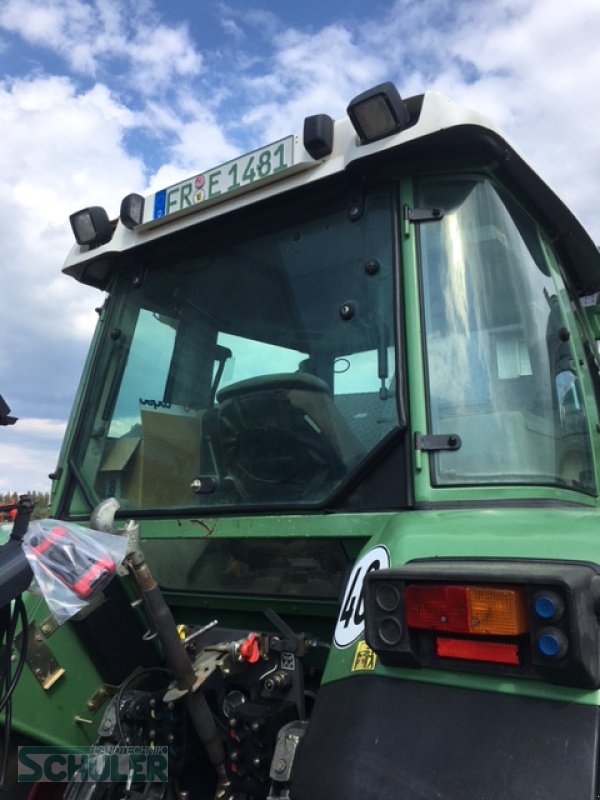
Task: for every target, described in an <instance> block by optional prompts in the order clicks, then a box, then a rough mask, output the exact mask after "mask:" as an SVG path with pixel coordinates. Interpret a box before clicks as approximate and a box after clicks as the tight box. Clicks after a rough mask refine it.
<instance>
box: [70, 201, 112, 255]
mask: <svg viewBox="0 0 600 800" xmlns="http://www.w3.org/2000/svg"><path fill="white" fill-rule="evenodd" d="M69 221H70V223H71V228H72V229H73V233H74V234H75V241H76V242H77V244H80V245H89V246H90V247H94V246H96V245H99V244H105V243H106V242H109V241H110V240H111V237H112V225H111V224H110V220H109V218H108V214H107V213H106V211H105V210H104V209H103V208H102V207H101V206H91V207H90V208H83V209H82V210H81V211H76V212H75V214H71V216H70V217H69Z"/></svg>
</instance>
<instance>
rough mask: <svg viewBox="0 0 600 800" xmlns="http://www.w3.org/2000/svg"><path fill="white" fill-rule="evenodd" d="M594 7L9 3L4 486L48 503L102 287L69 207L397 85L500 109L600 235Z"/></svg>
mask: <svg viewBox="0 0 600 800" xmlns="http://www.w3.org/2000/svg"><path fill="white" fill-rule="evenodd" d="M599 41H600V3H598V1H597V0H571V2H569V3H565V2H564V0H486V2H481V0H455V2H453V3H448V2H447V0H373V1H372V2H369V3H366V2H364V1H363V0H346V1H345V2H343V3H342V2H340V0H329V2H327V3H325V2H315V0H311V2H304V3H302V4H299V3H287V2H285V3H284V2H275V0H270V2H259V0H257V2H252V0H250V1H249V2H241V0H231V2H210V1H209V2H198V0H196V1H195V2H194V1H193V0H182V1H181V2H169V3H167V2H163V1H159V0H156V2H154V1H153V0H137V2H130V0H1V1H0V131H1V134H0V135H1V137H2V139H1V142H2V146H1V147H0V207H1V208H2V214H0V270H1V271H2V272H1V274H2V284H0V285H1V287H2V288H1V289H0V297H1V298H2V303H1V305H0V343H1V346H0V393H2V394H3V395H4V397H5V399H6V400H7V402H8V403H9V405H10V406H11V408H12V410H13V413H14V414H15V415H17V416H19V417H20V421H19V422H18V423H17V425H16V426H14V427H12V428H3V429H0V491H8V490H17V491H26V490H28V489H40V490H45V489H47V488H48V486H49V481H48V479H47V475H48V473H49V472H51V471H52V470H53V469H54V467H55V464H56V459H57V455H58V449H59V446H60V439H61V436H62V432H63V431H64V427H65V423H66V419H67V416H68V412H69V408H70V406H71V403H72V400H73V396H74V392H75V389H76V385H77V381H78V378H79V374H80V372H81V369H82V365H83V360H84V358H85V353H86V350H87V347H88V345H89V341H90V337H91V334H92V331H93V327H94V323H95V313H94V308H95V307H96V306H98V305H100V304H101V303H102V299H103V298H102V295H101V293H100V292H97V291H94V290H90V289H87V288H86V287H83V286H80V285H79V284H77V283H76V282H75V281H73V280H71V279H69V278H66V277H64V276H63V275H62V274H61V265H62V262H63V260H64V258H65V256H66V253H67V252H68V249H69V248H70V246H71V242H72V234H71V231H70V228H69V224H68V217H69V214H70V213H72V212H73V211H76V210H77V209H79V208H82V207H85V206H88V205H104V206H105V207H106V209H107V210H108V211H109V213H110V214H111V215H113V216H116V214H117V212H118V207H119V203H120V199H121V198H122V197H123V196H124V195H126V194H128V193H130V192H133V191H137V192H140V193H147V192H148V191H151V190H153V189H157V188H160V187H161V186H165V185H168V184H170V183H173V182H175V181H177V180H179V179H182V178H184V177H186V176H187V175H188V174H193V173H195V172H198V171H200V170H204V169H207V168H209V167H211V166H214V165H216V164H219V163H222V162H223V161H225V160H227V159H229V158H232V157H233V156H235V155H237V154H239V153H240V152H243V151H246V150H249V149H252V148H253V147H256V146H258V145H260V144H262V143H265V142H268V141H272V140H274V139H276V138H279V137H280V136H284V135H286V134H288V133H291V132H295V131H297V130H299V129H300V128H301V125H302V120H303V119H304V117H305V116H306V115H308V114H315V113H328V114H330V115H332V116H334V117H339V116H341V115H343V114H344V113H345V108H346V105H347V103H348V101H349V100H350V99H351V98H352V97H353V96H354V95H356V94H358V93H359V92H361V91H363V90H364V89H367V88H369V87H370V86H372V85H374V84H376V83H379V82H381V81H383V80H392V81H394V82H395V83H396V84H397V86H398V88H399V89H400V92H401V94H403V95H410V94H416V93H420V92H422V91H424V90H426V89H437V90H439V91H442V92H443V93H445V94H447V95H449V96H450V97H452V98H453V99H455V100H457V101H459V102H462V103H463V104H465V105H467V106H470V107H472V108H476V109H477V110H479V111H481V112H483V113H485V114H487V115H488V116H489V117H491V118H492V119H493V120H494V121H495V122H496V123H497V124H498V125H500V126H501V127H503V128H504V129H505V131H506V132H507V133H508V135H509V136H510V138H511V139H512V141H513V142H514V143H515V144H516V146H517V147H518V148H519V149H520V150H521V151H522V152H523V153H524V154H525V155H526V156H527V157H528V158H529V160H530V161H531V162H532V164H533V165H534V167H535V168H537V169H538V170H539V171H540V172H541V173H542V175H543V176H544V177H545V178H546V179H547V180H548V182H549V183H550V184H551V185H552V186H553V187H554V188H555V189H556V190H557V191H558V193H559V194H560V195H561V196H562V197H563V198H564V199H565V200H566V201H567V203H568V204H569V205H570V206H571V207H572V208H573V209H574V211H575V212H576V213H577V214H578V216H579V217H580V218H581V219H582V221H583V222H584V224H586V225H587V227H588V228H589V229H590V231H591V233H592V234H593V236H594V237H595V238H596V240H597V241H599V242H600V218H599V217H600V215H599V214H598V212H597V206H598V203H597V197H596V195H597V187H598V186H600V136H599V135H598V130H599V127H600V109H599V108H598V103H597V98H598V88H599V86H598V84H599V81H600V77H599V76H600V48H599V47H598V42H599Z"/></svg>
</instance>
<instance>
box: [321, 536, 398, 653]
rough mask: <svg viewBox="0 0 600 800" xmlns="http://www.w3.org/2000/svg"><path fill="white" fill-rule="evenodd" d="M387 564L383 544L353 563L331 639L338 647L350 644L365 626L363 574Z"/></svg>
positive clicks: (387, 559)
mask: <svg viewBox="0 0 600 800" xmlns="http://www.w3.org/2000/svg"><path fill="white" fill-rule="evenodd" d="M389 565H390V554H389V553H388V551H387V548H385V547H383V545H377V547H374V548H373V549H372V550H369V552H368V553H365V554H364V556H362V557H361V558H359V559H358V561H357V562H356V564H355V565H354V569H353V570H352V573H351V575H350V579H349V580H348V585H347V587H346V591H345V592H344V599H343V600H342V608H341V610H340V615H339V617H338V621H337V625H336V626H335V634H334V637H333V639H334V642H335V643H336V645H337V646H338V647H348V645H351V644H352V642H354V641H356V639H358V637H359V636H360V635H361V633H362V632H363V630H364V628H365V592H364V580H365V576H366V575H368V574H369V572H373V570H376V569H387V567H389Z"/></svg>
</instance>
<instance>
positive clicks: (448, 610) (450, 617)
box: [404, 584, 529, 636]
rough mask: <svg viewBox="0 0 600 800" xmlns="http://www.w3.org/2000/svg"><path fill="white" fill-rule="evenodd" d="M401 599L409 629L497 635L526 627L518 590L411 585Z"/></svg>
mask: <svg viewBox="0 0 600 800" xmlns="http://www.w3.org/2000/svg"><path fill="white" fill-rule="evenodd" d="M404 597H405V604H406V624H407V625H408V627H409V628H422V629H424V630H435V631H447V632H450V633H478V634H497V635H498V636H518V635H519V634H521V633H525V631H527V630H528V628H529V624H528V621H527V612H526V605H525V603H526V601H525V592H524V591H523V590H522V589H508V588H506V589H497V588H494V587H490V586H443V585H442V586H437V585H430V584H424V585H419V584H412V585H410V586H407V587H406V590H405V595H404Z"/></svg>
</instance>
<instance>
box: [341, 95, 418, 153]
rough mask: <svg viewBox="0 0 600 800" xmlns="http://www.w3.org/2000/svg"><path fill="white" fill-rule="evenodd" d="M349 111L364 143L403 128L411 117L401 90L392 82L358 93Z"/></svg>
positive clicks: (351, 120)
mask: <svg viewBox="0 0 600 800" xmlns="http://www.w3.org/2000/svg"><path fill="white" fill-rule="evenodd" d="M347 113H348V116H349V117H350V122H351V123H352V125H353V126H354V130H355V131H356V133H357V134H358V137H359V139H360V141H361V143H362V144H367V143H368V142H375V141H377V139H383V138H384V137H385V136H390V135H391V134H392V133H396V132H397V131H401V130H402V129H403V128H405V127H406V126H407V125H408V123H409V119H410V117H409V113H408V109H407V108H406V105H405V104H404V101H403V100H402V98H401V97H400V95H399V93H398V90H397V89H396V87H395V86H394V84H393V83H389V82H387V83H380V84H379V85H378V86H374V87H373V88H372V89H368V90H367V91H366V92H363V93H362V94H359V95H358V97H355V98H354V100H352V101H351V102H350V104H349V105H348V109H347Z"/></svg>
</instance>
